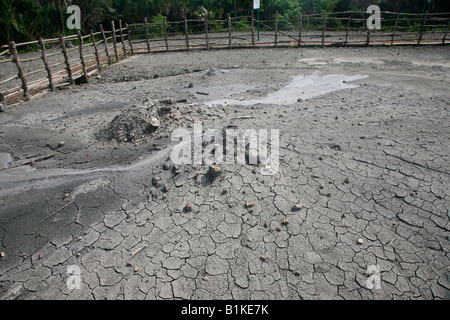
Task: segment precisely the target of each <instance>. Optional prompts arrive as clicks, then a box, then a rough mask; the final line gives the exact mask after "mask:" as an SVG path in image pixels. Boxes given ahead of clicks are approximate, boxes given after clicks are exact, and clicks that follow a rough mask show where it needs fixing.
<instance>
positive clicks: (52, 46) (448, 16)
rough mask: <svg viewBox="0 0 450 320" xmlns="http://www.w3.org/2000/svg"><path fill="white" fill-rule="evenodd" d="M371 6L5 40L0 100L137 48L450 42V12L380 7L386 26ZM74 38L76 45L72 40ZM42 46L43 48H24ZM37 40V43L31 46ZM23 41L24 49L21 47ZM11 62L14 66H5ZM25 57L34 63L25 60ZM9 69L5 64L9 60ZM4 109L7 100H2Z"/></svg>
mask: <svg viewBox="0 0 450 320" xmlns="http://www.w3.org/2000/svg"><path fill="white" fill-rule="evenodd" d="M368 16H369V14H367V13H366V12H337V13H321V14H309V15H303V14H301V15H299V17H298V18H296V19H291V20H285V19H280V18H279V14H278V12H277V13H276V14H275V17H274V18H273V19H270V20H257V19H255V17H254V15H253V13H252V15H250V16H240V17H233V18H231V17H230V14H228V15H227V17H226V19H223V20H208V18H207V16H204V17H202V18H199V19H187V18H184V19H183V20H182V21H167V19H166V18H164V20H163V21H162V22H148V20H147V19H145V20H144V22H143V23H134V24H127V23H125V25H123V23H122V21H119V23H118V28H117V27H116V24H115V22H114V21H112V22H111V30H110V31H105V30H104V28H103V26H102V25H100V26H99V29H100V31H98V32H95V33H94V32H93V31H91V32H90V33H88V34H86V35H82V34H81V33H80V32H78V34H76V35H71V36H66V37H63V36H60V37H59V38H54V39H42V38H41V39H38V40H35V41H30V42H25V43H17V44H16V43H14V42H13V41H12V42H10V43H9V44H7V45H2V46H0V104H2V103H3V105H5V106H6V104H8V105H9V104H12V103H16V102H19V101H22V100H29V99H31V97H32V96H33V95H35V94H37V93H40V92H43V91H46V90H50V91H54V90H55V89H57V88H64V87H67V86H70V85H72V84H79V83H86V82H88V81H89V77H90V76H92V75H93V74H95V73H96V72H97V71H98V70H99V69H100V68H102V67H104V66H106V65H109V64H112V63H114V62H117V61H119V60H120V59H123V58H126V57H127V56H128V55H134V54H140V53H159V52H169V51H190V50H211V49H235V48H267V47H269V48H279V47H294V48H304V47H329V46H338V47H352V46H353V47H354V46H359V47H369V46H370V47H372V46H398V45H402V46H406V45H409V46H421V45H445V44H448V43H450V39H449V40H447V35H448V31H449V27H450V13H433V14H431V13H426V14H422V15H421V14H406V13H393V12H381V29H380V30H370V29H368V28H367V18H368ZM72 41H73V42H77V45H76V46H73V45H71V42H72ZM30 46H34V47H36V46H38V47H39V50H38V51H40V53H41V55H40V56H39V55H36V54H35V52H36V51H35V52H33V54H30V53H19V52H26V51H27V48H30ZM34 47H33V48H34ZM21 49H22V50H21ZM6 63H12V64H14V65H15V68H9V70H15V72H14V71H11V72H9V74H8V72H6V74H5V73H3V72H2V71H3V67H2V66H5V64H6ZM27 65H29V66H28V67H27ZM4 69H8V68H4ZM3 109H4V108H3Z"/></svg>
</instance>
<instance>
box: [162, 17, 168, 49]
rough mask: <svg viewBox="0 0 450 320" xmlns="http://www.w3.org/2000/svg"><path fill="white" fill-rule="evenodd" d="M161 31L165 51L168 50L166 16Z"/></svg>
mask: <svg viewBox="0 0 450 320" xmlns="http://www.w3.org/2000/svg"><path fill="white" fill-rule="evenodd" d="M163 33H164V42H165V44H166V51H169V39H168V38H167V18H166V17H164V20H163Z"/></svg>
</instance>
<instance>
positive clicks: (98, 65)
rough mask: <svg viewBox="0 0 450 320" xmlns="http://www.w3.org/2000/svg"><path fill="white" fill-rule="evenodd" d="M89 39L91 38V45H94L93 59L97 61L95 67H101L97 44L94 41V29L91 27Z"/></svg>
mask: <svg viewBox="0 0 450 320" xmlns="http://www.w3.org/2000/svg"><path fill="white" fill-rule="evenodd" d="M91 39H92V45H93V46H94V52H95V59H96V61H97V69H100V67H101V62H100V56H99V55H98V48H97V44H96V43H95V36H94V31H93V30H92V29H91Z"/></svg>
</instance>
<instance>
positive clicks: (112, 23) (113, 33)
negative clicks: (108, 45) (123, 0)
mask: <svg viewBox="0 0 450 320" xmlns="http://www.w3.org/2000/svg"><path fill="white" fill-rule="evenodd" d="M111 31H112V37H113V44H114V54H115V55H116V60H119V52H118V51H117V39H116V26H115V24H114V20H113V21H111Z"/></svg>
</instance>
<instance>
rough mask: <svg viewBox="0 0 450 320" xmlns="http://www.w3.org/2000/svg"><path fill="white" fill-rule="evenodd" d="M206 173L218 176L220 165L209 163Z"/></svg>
mask: <svg viewBox="0 0 450 320" xmlns="http://www.w3.org/2000/svg"><path fill="white" fill-rule="evenodd" d="M208 174H209V175H210V176H212V177H218V176H220V175H221V174H222V167H220V166H217V165H210V166H209V168H208Z"/></svg>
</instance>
